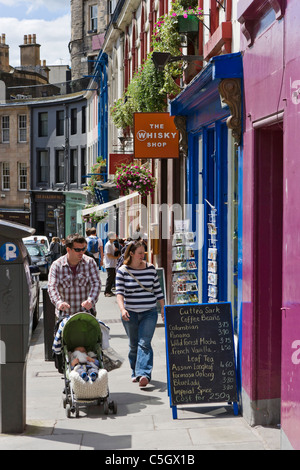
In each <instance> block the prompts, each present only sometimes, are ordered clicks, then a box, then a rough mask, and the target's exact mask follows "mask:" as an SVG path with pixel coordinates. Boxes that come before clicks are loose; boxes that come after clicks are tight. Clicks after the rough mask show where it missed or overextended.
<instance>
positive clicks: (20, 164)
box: [18, 162, 28, 191]
mask: <svg viewBox="0 0 300 470" xmlns="http://www.w3.org/2000/svg"><path fill="white" fill-rule="evenodd" d="M24 169H25V171H24ZM22 170H23V171H24V172H22ZM22 179H23V182H22ZM27 185H28V168H27V163H24V162H18V191H27V189H28V188H27ZM22 186H24V187H22Z"/></svg>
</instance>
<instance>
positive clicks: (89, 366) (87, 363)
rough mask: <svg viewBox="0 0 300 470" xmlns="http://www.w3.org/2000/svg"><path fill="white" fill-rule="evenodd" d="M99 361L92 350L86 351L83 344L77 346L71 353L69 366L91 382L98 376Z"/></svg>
mask: <svg viewBox="0 0 300 470" xmlns="http://www.w3.org/2000/svg"><path fill="white" fill-rule="evenodd" d="M99 366H100V362H99V361H98V359H97V356H96V354H95V353H94V352H93V351H89V352H88V353H87V352H86V349H85V347H84V346H78V347H77V348H75V349H74V351H73V353H72V354H71V368H72V369H73V370H75V371H76V372H77V373H78V374H79V375H80V377H81V378H82V379H83V380H84V381H85V382H88V381H89V379H91V381H92V382H95V380H96V379H97V377H98V372H99Z"/></svg>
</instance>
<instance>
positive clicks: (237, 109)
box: [219, 78, 242, 145]
mask: <svg viewBox="0 0 300 470" xmlns="http://www.w3.org/2000/svg"><path fill="white" fill-rule="evenodd" d="M219 93H220V96H221V100H222V102H223V103H225V104H227V105H228V106H229V109H230V112H231V116H230V117H229V118H228V119H227V126H228V128H229V129H232V135H233V137H234V139H235V141H236V143H237V145H240V142H241V135H242V91H241V80H240V79H239V78H226V79H224V80H221V82H220V84H219Z"/></svg>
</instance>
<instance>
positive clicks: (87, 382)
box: [53, 312, 117, 417]
mask: <svg viewBox="0 0 300 470" xmlns="http://www.w3.org/2000/svg"><path fill="white" fill-rule="evenodd" d="M108 347H109V327H107V326H106V325H105V324H104V323H103V322H101V321H100V320H97V319H96V318H95V317H94V316H93V315H91V314H89V313H86V312H78V313H76V314H74V315H72V316H70V317H68V318H65V319H64V320H63V321H62V322H61V323H60V325H59V328H58V330H57V332H56V335H55V338H54V342H53V353H54V354H56V355H58V356H60V357H61V362H62V373H63V374H64V379H65V389H64V398H63V404H64V408H65V409H66V413H67V416H68V417H70V416H71V413H75V414H76V417H78V416H79V408H80V407H86V406H88V405H94V404H99V405H101V406H102V405H103V407H104V412H105V414H108V412H109V410H112V412H113V413H116V412H117V405H116V403H115V402H113V401H112V402H109V401H108V396H109V390H108V376H107V370H106V369H105V368H104V366H103V353H102V350H103V349H106V348H108ZM87 351H89V352H88V353H87ZM78 372H79V373H78Z"/></svg>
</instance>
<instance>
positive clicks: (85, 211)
mask: <svg viewBox="0 0 300 470" xmlns="http://www.w3.org/2000/svg"><path fill="white" fill-rule="evenodd" d="M137 196H139V193H138V192H137V191H136V192H134V193H131V194H128V196H123V197H119V198H118V199H113V200H112V201H109V202H105V203H104V204H100V205H98V206H94V207H89V208H88V209H83V211H81V215H88V214H92V213H93V212H98V211H103V210H105V209H108V208H109V207H112V206H116V205H119V204H122V203H123V202H126V201H129V199H133V198H134V197H137Z"/></svg>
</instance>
